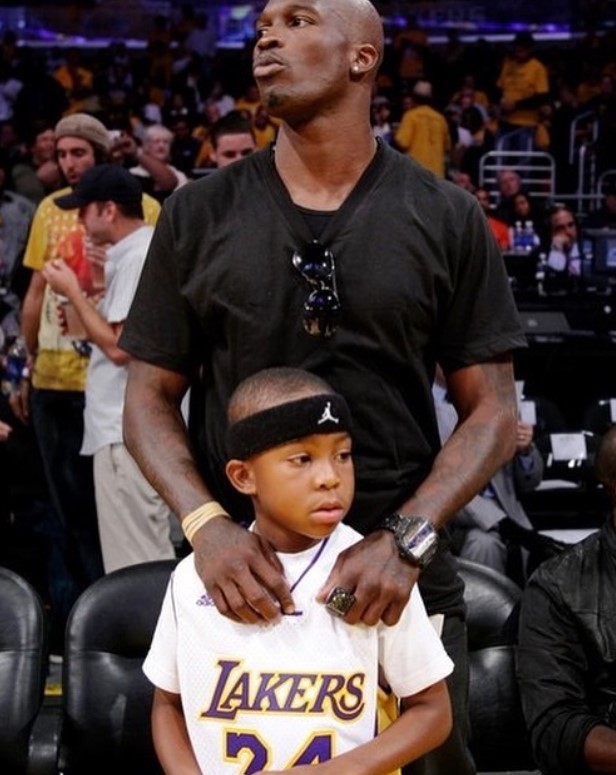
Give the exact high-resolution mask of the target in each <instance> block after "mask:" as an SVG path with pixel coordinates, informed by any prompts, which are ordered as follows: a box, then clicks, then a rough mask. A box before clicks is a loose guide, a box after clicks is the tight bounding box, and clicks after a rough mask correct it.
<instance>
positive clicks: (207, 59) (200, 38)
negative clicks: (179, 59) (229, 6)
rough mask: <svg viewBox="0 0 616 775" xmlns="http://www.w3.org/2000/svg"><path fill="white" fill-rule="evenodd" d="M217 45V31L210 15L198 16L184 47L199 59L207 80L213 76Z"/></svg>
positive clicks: (201, 14) (202, 14)
mask: <svg viewBox="0 0 616 775" xmlns="http://www.w3.org/2000/svg"><path fill="white" fill-rule="evenodd" d="M216 43H217V40H216V30H215V29H214V26H213V25H212V24H211V22H210V17H209V16H208V14H206V13H198V14H196V15H195V24H194V27H193V28H192V30H190V32H189V33H188V35H187V36H186V39H185V41H184V45H185V46H186V49H187V51H189V52H190V53H191V54H193V55H196V56H197V57H198V60H199V65H200V69H201V73H202V75H203V76H205V77H206V78H209V77H210V76H211V75H212V64H213V61H214V57H215V55H216Z"/></svg>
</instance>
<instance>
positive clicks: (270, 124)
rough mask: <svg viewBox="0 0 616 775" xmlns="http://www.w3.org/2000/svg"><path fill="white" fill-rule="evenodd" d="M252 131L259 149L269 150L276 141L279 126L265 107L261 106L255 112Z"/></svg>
mask: <svg viewBox="0 0 616 775" xmlns="http://www.w3.org/2000/svg"><path fill="white" fill-rule="evenodd" d="M252 131H253V133H254V137H255V143H256V144H257V148H267V146H268V145H270V143H273V142H274V140H275V139H276V134H277V133H278V125H277V124H276V123H274V121H273V120H272V118H271V116H270V114H269V113H268V112H267V110H266V109H265V108H264V107H263V105H259V107H258V108H257V109H256V111H255V114H254V116H253V119H252Z"/></svg>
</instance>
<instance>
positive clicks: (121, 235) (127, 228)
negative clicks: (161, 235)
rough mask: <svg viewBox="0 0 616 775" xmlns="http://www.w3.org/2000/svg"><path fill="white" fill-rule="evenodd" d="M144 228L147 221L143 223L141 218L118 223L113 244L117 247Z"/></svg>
mask: <svg viewBox="0 0 616 775" xmlns="http://www.w3.org/2000/svg"><path fill="white" fill-rule="evenodd" d="M142 226H145V221H142V220H141V219H140V218H126V219H124V220H122V221H119V222H117V223H116V224H115V227H114V231H113V235H112V239H111V242H112V244H113V245H117V244H118V242H121V241H122V240H123V239H126V237H130V235H131V234H134V232H136V231H137V230H138V229H140V228H141V227H142Z"/></svg>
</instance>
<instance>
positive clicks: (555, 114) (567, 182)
mask: <svg viewBox="0 0 616 775" xmlns="http://www.w3.org/2000/svg"><path fill="white" fill-rule="evenodd" d="M553 98H554V99H553V102H554V106H553V110H552V116H551V119H550V147H549V149H548V150H549V152H550V153H551V155H552V156H553V157H554V164H555V176H556V181H555V184H556V190H557V191H558V192H559V193H560V194H568V193H571V192H573V191H575V190H576V187H577V182H578V181H577V178H578V169H577V167H578V165H577V159H576V158H575V157H574V158H571V147H572V140H573V147H574V148H576V149H577V148H579V147H580V146H581V145H582V143H583V142H585V141H591V140H592V132H591V131H590V127H591V121H590V120H589V118H588V117H587V118H586V119H584V120H583V121H582V120H578V119H579V117H580V116H581V115H582V113H586V112H587V111H586V110H585V109H584V107H583V106H582V105H581V103H580V100H579V98H578V96H577V94H576V91H575V89H574V88H573V85H572V84H571V83H569V81H567V80H564V79H563V80H562V81H561V82H560V83H558V84H557V85H556V87H555V89H554V90H553ZM574 122H575V123H574ZM572 133H573V134H572Z"/></svg>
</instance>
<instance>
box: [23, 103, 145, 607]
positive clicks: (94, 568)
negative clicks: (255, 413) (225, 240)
mask: <svg viewBox="0 0 616 775" xmlns="http://www.w3.org/2000/svg"><path fill="white" fill-rule="evenodd" d="M54 137H55V147H56V156H57V160H58V164H59V166H60V169H61V171H62V174H63V176H64V178H65V180H66V182H67V183H68V186H67V187H65V188H62V189H60V190H59V191H55V192H54V193H52V194H50V195H49V196H47V197H45V198H44V199H43V200H42V202H41V203H40V205H39V206H38V208H37V210H36V212H35V214H34V217H33V220H32V225H31V228H30V235H29V238H28V243H27V245H26V250H25V254H24V260H23V263H24V266H25V267H27V268H28V269H30V270H32V275H31V279H30V284H29V286H28V290H27V292H26V295H25V298H24V301H23V307H22V321H21V333H22V336H23V338H24V340H25V343H26V346H27V349H28V351H29V353H30V355H29V360H28V365H27V367H26V369H25V370H24V374H23V377H24V378H23V379H22V382H21V385H20V388H19V390H18V391H16V392H15V393H13V395H12V396H11V398H10V402H11V408H12V409H13V411H14V413H15V414H16V416H17V417H18V418H19V419H20V420H21V421H22V422H24V423H27V422H28V421H31V422H32V426H33V428H34V432H35V435H36V438H37V442H38V445H39V448H40V452H41V457H42V460H43V466H44V469H45V476H46V479H47V484H48V487H49V492H50V497H51V501H52V503H53V506H54V510H55V512H56V514H57V516H58V518H59V521H60V526H61V533H62V536H63V541H64V542H65V544H66V546H65V547H64V551H65V553H66V564H67V567H68V568H69V570H70V572H71V574H72V576H73V577H74V584H75V590H74V594H78V593H79V591H81V590H83V589H85V588H86V587H87V586H88V585H89V584H91V583H92V582H93V581H94V580H96V579H97V578H98V577H99V576H101V575H102V574H103V565H102V559H101V550H100V541H99V536H98V526H97V516H96V506H95V501H94V484H93V476H92V459H91V457H84V456H82V455H80V448H81V443H82V438H83V409H84V389H85V379H86V372H87V367H88V359H89V358H88V356H89V344H88V342H87V341H86V340H85V339H84V338H82V337H83V334H80V333H79V332H75V331H72V330H71V328H70V325H69V317H68V309H66V306H67V305H63V304H62V299H61V298H59V297H58V296H57V295H56V294H54V293H53V292H52V291H51V289H50V288H49V286H48V285H47V282H46V280H45V278H44V276H43V271H42V270H43V269H44V268H45V265H46V264H47V262H48V261H50V260H52V259H57V258H62V259H64V260H65V261H66V263H67V264H68V265H69V266H70V267H71V268H72V269H73V271H74V272H75V274H76V275H77V276H78V278H79V282H80V285H81V288H82V291H83V293H84V294H85V295H86V296H88V297H90V298H91V299H92V301H93V303H94V301H95V300H96V299H97V298H100V297H101V295H102V292H103V288H104V279H103V263H104V250H100V251H98V252H96V251H95V250H94V249H93V248H92V246H91V245H90V243H89V242H88V240H86V239H85V231H84V227H83V224H82V223H80V221H79V211H78V210H66V211H65V210H61V209H60V208H59V207H58V206H57V205H56V204H55V200H56V199H57V198H58V197H60V196H64V195H66V194H67V193H69V192H70V191H71V189H72V188H74V187H75V186H76V185H77V183H78V182H79V181H80V180H81V177H82V176H83V174H84V173H85V172H86V171H87V170H89V169H91V168H92V167H94V166H95V165H96V164H99V163H103V162H106V161H107V160H108V158H109V154H110V150H111V137H110V134H109V132H108V131H107V129H106V127H105V126H104V125H103V124H102V123H101V122H100V121H99V120H98V119H96V118H94V117H93V116H91V115H89V114H86V113H74V114H71V115H70V116H66V117H65V118H62V119H61V120H60V121H59V122H58V123H57V124H56V126H55V129H54ZM144 209H145V211H146V220H147V221H148V222H149V223H151V224H154V223H155V221H156V219H157V217H158V213H159V212H160V206H159V204H158V202H156V201H155V200H153V199H151V198H150V197H144ZM30 379H31V382H32V388H31V389H30V384H29V380H30ZM67 602H68V603H69V605H70V604H71V603H72V602H74V601H67ZM65 613H68V610H67V611H66V612H65Z"/></svg>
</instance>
